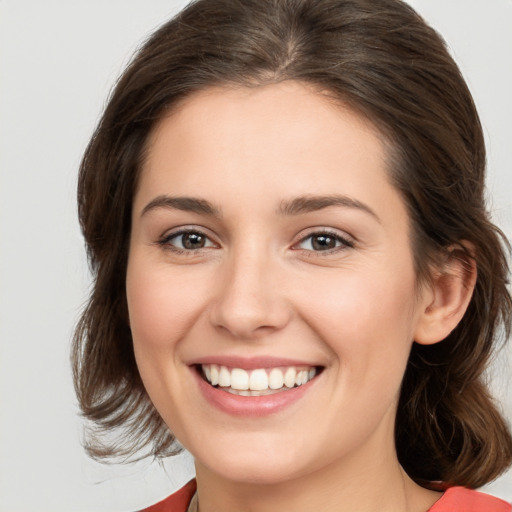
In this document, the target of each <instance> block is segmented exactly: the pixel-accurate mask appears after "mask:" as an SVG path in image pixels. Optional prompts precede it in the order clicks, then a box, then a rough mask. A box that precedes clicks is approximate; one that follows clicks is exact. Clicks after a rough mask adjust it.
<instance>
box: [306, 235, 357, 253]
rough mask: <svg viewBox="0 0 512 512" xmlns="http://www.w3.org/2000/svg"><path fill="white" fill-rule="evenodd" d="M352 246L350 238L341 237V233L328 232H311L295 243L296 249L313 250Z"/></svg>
mask: <svg viewBox="0 0 512 512" xmlns="http://www.w3.org/2000/svg"><path fill="white" fill-rule="evenodd" d="M353 246H354V244H353V243H352V242H351V241H350V240H347V239H346V238H343V237H342V236H341V235H338V234H335V233H329V232H317V233H311V234H310V235H309V236H307V237H305V238H303V239H302V240H301V241H300V242H299V243H298V244H297V245H296V247H297V248H298V249H303V250H306V251H315V252H321V251H323V252H327V251H335V250H336V249H341V248H343V247H353Z"/></svg>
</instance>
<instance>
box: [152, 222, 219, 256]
mask: <svg viewBox="0 0 512 512" xmlns="http://www.w3.org/2000/svg"><path fill="white" fill-rule="evenodd" d="M184 235H197V236H200V237H203V238H204V239H205V240H206V243H207V244H209V245H207V246H206V247H199V248H197V249H186V248H181V247H177V246H176V245H174V244H173V243H171V241H172V240H175V239H178V238H179V237H183V236H184ZM158 245H160V246H161V247H163V248H165V249H167V250H169V251H172V252H174V253H176V254H184V255H189V256H192V255H194V254H198V252H200V251H203V250H205V249H209V248H210V247H212V246H215V243H214V242H212V241H211V239H210V237H209V236H208V235H206V234H205V233H203V232H202V231H200V230H199V229H187V228H183V229H180V230H179V231H175V232H173V233H169V234H168V235H165V236H163V237H162V238H161V239H160V240H158ZM182 245H183V238H182Z"/></svg>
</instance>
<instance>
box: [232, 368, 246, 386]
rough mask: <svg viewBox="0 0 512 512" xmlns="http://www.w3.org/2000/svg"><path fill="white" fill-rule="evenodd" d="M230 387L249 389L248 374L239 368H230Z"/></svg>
mask: <svg viewBox="0 0 512 512" xmlns="http://www.w3.org/2000/svg"><path fill="white" fill-rule="evenodd" d="M228 386H229V384H228ZM231 387H232V388H233V389H239V390H246V389H249V374H248V373H247V372H246V371H245V370H242V369H241V368H233V369H232V370H231Z"/></svg>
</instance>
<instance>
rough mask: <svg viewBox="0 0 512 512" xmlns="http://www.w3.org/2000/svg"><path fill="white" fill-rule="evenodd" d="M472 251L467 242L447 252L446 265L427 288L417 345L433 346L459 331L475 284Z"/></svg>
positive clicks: (475, 273)
mask: <svg viewBox="0 0 512 512" xmlns="http://www.w3.org/2000/svg"><path fill="white" fill-rule="evenodd" d="M473 253H474V251H473V247H472V246H471V245H470V244H469V243H466V242H462V243H461V244H460V245H458V246H454V247H451V248H449V249H448V251H447V254H446V256H445V258H444V261H443V262H442V263H441V264H440V265H439V266H438V267H437V268H436V269H435V270H434V272H433V273H432V277H431V280H430V282H428V283H426V284H425V285H424V288H423V290H422V294H421V297H420V313H419V315H420V316H419V319H418V323H417V325H416V330H415V337H414V341H416V342H417V343H420V344H421V345H432V344H434V343H437V342H439V341H442V340H444V339H445V338H446V337H447V336H448V335H449V334H450V333H451V332H452V331H453V329H455V327H457V325H458V323H459V322H460V321H461V319H462V317H463V316H464V313H465V312H466V309H467V307H468V305H469V302H470V300H471V297H472V295H473V290H474V288H475V284H476V277H477V268H476V262H475V260H474V258H473V257H472V254H473Z"/></svg>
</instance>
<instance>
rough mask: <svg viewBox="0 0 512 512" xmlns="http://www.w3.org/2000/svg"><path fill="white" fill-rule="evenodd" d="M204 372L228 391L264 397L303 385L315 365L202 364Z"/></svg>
mask: <svg viewBox="0 0 512 512" xmlns="http://www.w3.org/2000/svg"><path fill="white" fill-rule="evenodd" d="M201 368H202V370H203V375H204V376H205V378H206V380H207V381H208V382H209V383H210V384H211V385H212V386H217V385H218V386H219V387H222V388H225V390H226V391H228V392H230V393H233V394H235V395H241V396H261V395H268V394H272V393H275V392H278V391H281V390H286V389H290V388H293V387H295V386H302V385H303V384H306V383H307V382H309V381H310V380H311V379H313V378H314V377H315V376H316V373H317V371H316V368H314V367H309V368H304V367H301V368H296V367H294V366H290V367H286V368H267V369H265V368H258V369H256V370H252V371H251V370H244V369H242V368H231V369H229V368H228V367H227V366H220V367H219V366H218V365H216V364H203V365H201Z"/></svg>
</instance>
